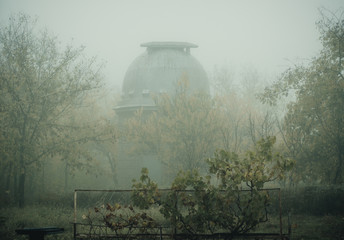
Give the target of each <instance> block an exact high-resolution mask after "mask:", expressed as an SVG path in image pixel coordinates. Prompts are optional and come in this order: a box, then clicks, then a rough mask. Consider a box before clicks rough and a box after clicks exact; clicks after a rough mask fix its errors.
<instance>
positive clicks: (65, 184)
mask: <svg viewBox="0 0 344 240" xmlns="http://www.w3.org/2000/svg"><path fill="white" fill-rule="evenodd" d="M68 169H69V168H68V163H67V161H66V166H65V171H64V174H65V177H64V180H65V181H64V192H65V193H66V192H67V191H68Z"/></svg>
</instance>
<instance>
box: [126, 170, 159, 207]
mask: <svg viewBox="0 0 344 240" xmlns="http://www.w3.org/2000/svg"><path fill="white" fill-rule="evenodd" d="M132 189H133V193H132V197H131V198H132V201H133V204H134V205H135V206H137V207H139V208H140V209H148V208H149V207H150V206H151V205H152V204H159V203H160V197H161V196H160V193H159V191H158V184H156V183H155V182H154V181H152V180H151V179H150V178H149V176H148V169H147V168H143V169H142V170H141V177H140V181H139V182H137V181H136V180H135V179H134V180H133V186H132Z"/></svg>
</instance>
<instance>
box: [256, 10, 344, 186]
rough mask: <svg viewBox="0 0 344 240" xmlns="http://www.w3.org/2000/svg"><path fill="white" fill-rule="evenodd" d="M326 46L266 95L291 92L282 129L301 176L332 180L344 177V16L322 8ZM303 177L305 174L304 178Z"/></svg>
mask: <svg viewBox="0 0 344 240" xmlns="http://www.w3.org/2000/svg"><path fill="white" fill-rule="evenodd" d="M317 26H318V28H319V31H320V34H321V36H320V40H321V42H322V46H323V47H322V50H321V52H320V53H319V54H318V55H317V56H316V57H314V58H313V59H312V60H311V62H310V63H309V64H307V65H297V66H295V67H293V68H290V69H288V70H287V71H285V72H284V74H283V75H282V77H281V78H280V79H279V80H278V81H276V82H275V83H274V84H273V85H272V86H271V87H269V88H267V89H266V90H265V92H264V94H263V95H262V99H263V101H265V102H269V103H271V104H276V103H277V100H278V99H279V98H280V97H281V96H287V95H288V94H290V93H291V92H293V93H294V94H295V101H292V102H291V103H290V104H289V105H288V111H287V114H286V116H285V118H284V122H283V126H282V131H283V137H284V141H285V145H286V147H287V149H288V153H289V154H290V156H292V157H294V158H296V159H297V160H298V161H297V166H298V167H297V168H296V171H298V174H297V175H298V176H299V177H302V179H303V180H307V179H312V180H314V179H317V180H319V181H322V182H328V183H335V184H337V183H342V182H343V181H344V178H343V173H344V163H343V161H344V64H343V61H344V19H343V14H342V15H340V17H339V16H337V15H335V14H332V13H329V14H325V13H324V12H322V18H321V19H320V20H319V22H318V23H317ZM299 179H300V178H299Z"/></svg>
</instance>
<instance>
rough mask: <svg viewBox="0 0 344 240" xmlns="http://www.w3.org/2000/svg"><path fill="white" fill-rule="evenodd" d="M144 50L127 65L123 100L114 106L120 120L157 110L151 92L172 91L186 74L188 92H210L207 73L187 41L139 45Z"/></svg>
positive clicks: (192, 46) (168, 92) (195, 46)
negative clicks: (191, 51)
mask: <svg viewBox="0 0 344 240" xmlns="http://www.w3.org/2000/svg"><path fill="white" fill-rule="evenodd" d="M141 47H146V48H147V49H146V51H145V52H144V53H142V54H141V55H140V56H138V57H137V58H136V59H135V60H134V61H133V63H132V64H131V65H130V66H129V68H128V70H127V72H126V74H125V77H124V81H123V87H122V98H121V99H122V101H121V102H120V103H119V105H118V106H117V107H116V108H115V111H116V114H117V116H118V117H119V121H120V122H121V121H123V120H124V119H127V118H129V117H130V116H132V114H133V113H134V112H135V111H136V110H138V109H143V112H144V113H146V114H147V113H149V112H151V111H154V110H155V109H156V106H155V103H154V101H153V99H152V96H153V95H157V94H162V93H167V94H169V95H171V94H173V93H174V92H175V89H176V86H177V82H178V81H179V80H181V79H182V78H183V77H185V78H186V79H187V80H188V83H189V88H188V89H189V90H190V91H203V92H206V93H209V83H208V78H207V74H206V72H205V71H204V69H203V67H202V65H201V64H200V63H199V62H198V61H197V59H196V58H194V57H193V56H192V55H191V53H190V49H191V48H197V47H198V46H197V45H195V44H192V43H187V42H149V43H143V44H141Z"/></svg>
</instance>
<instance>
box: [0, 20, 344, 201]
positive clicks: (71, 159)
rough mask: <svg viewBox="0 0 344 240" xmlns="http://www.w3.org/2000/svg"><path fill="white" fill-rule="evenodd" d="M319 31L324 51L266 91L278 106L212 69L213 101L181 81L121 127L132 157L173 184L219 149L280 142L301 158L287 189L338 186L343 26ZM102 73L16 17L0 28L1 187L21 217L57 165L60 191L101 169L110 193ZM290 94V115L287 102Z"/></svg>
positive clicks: (250, 84)
mask: <svg viewBox="0 0 344 240" xmlns="http://www.w3.org/2000/svg"><path fill="white" fill-rule="evenodd" d="M317 25H318V28H319V30H320V33H321V39H320V40H321V41H322V44H323V49H322V51H321V52H320V53H319V54H318V55H317V56H316V57H314V58H313V59H312V60H311V61H310V62H309V63H308V64H304V65H296V66H295V67H293V68H290V69H288V70H287V71H286V72H285V73H284V74H283V75H282V76H281V78H280V79H279V80H277V81H275V82H274V83H273V84H272V85H271V86H270V87H268V88H266V89H265V91H264V92H263V94H261V95H260V100H262V102H264V103H271V105H272V106H267V105H263V104H262V102H259V101H258V100H257V98H256V97H255V96H256V95H257V94H259V93H260V92H261V91H262V88H261V86H262V82H263V81H262V80H263V79H262V77H261V76H260V74H259V73H257V72H256V71H255V70H252V69H250V68H246V70H245V72H244V74H242V73H239V74H240V77H239V78H240V79H241V80H243V81H242V82H241V85H238V81H237V79H236V78H237V76H235V75H233V74H232V72H231V71H230V70H228V69H226V68H223V69H216V70H215V71H214V76H213V77H212V79H213V80H214V83H215V85H214V91H213V95H212V96H207V95H203V94H194V95H191V94H188V93H187V88H188V86H187V79H181V81H180V83H179V86H178V88H177V90H176V93H175V95H174V96H160V97H159V98H156V99H155V100H156V102H157V104H158V105H159V109H158V110H157V111H156V112H155V113H153V114H152V115H151V116H150V117H148V118H145V119H143V117H142V113H141V112H140V111H138V112H137V114H136V115H135V117H134V118H132V119H130V120H129V121H128V122H127V124H126V125H125V131H123V132H122V133H121V134H123V135H122V136H124V137H125V138H126V140H127V141H129V142H131V143H132V145H131V147H132V149H130V150H132V154H138V155H139V154H140V153H142V152H149V153H154V154H156V156H157V159H158V161H161V162H162V163H163V164H164V165H165V166H166V167H167V169H169V173H171V175H172V176H173V175H175V174H177V172H178V170H180V169H184V170H191V169H195V168H197V169H200V170H201V172H202V171H204V170H205V167H206V165H205V163H204V159H206V158H209V157H212V156H213V155H214V152H215V151H216V149H223V150H224V151H228V152H235V153H236V154H238V155H239V156H242V154H244V153H245V152H246V151H247V149H250V148H251V147H254V146H255V145H256V144H257V143H258V142H259V141H260V139H261V138H265V139H266V138H267V137H270V136H276V148H277V149H278V150H279V151H280V152H281V153H283V154H284V156H286V157H290V158H293V159H296V164H295V169H294V171H293V173H292V176H291V178H290V179H289V181H291V182H293V183H294V184H297V183H299V182H303V183H310V184H314V181H315V180H317V182H319V183H332V184H341V183H343V181H344V177H343V172H344V166H343V165H344V163H343V161H344V160H343V158H344V152H343V149H344V138H343V137H344V131H343V127H344V117H343V116H344V115H343V114H344V94H343V89H344V85H343V82H344V77H343V75H344V69H343V67H344V66H343V55H344V52H343V51H344V50H343V49H344V21H343V19H342V18H339V17H337V16H335V15H331V14H323V15H322V19H321V20H320V21H319V22H318V24H317ZM101 70H102V68H101V64H99V63H98V61H96V59H94V58H86V57H85V56H84V48H82V47H81V48H75V47H72V46H66V47H64V49H63V50H61V46H60V45H59V44H58V40H57V38H56V37H54V36H51V35H50V34H49V33H48V32H47V31H45V30H44V31H40V30H39V29H37V25H36V24H35V20H34V19H32V18H30V17H29V16H26V15H23V14H19V15H15V16H14V17H13V18H11V20H10V23H9V25H8V26H7V27H3V28H1V30H0V80H1V81H0V91H1V94H0V122H1V132H0V143H1V144H0V155H1V162H0V171H1V176H2V177H1V184H2V186H3V188H4V189H5V190H6V192H7V193H8V194H10V195H12V196H13V198H14V199H15V201H16V202H18V203H19V205H20V206H23V205H24V203H25V192H27V188H29V189H30V190H31V186H32V185H35V184H36V185H37V186H40V189H43V190H44V189H46V188H47V185H45V181H44V179H46V177H47V174H48V173H47V172H46V171H44V170H45V169H47V168H52V167H55V166H56V164H57V163H59V164H60V165H62V166H63V169H64V172H63V174H62V176H63V177H62V178H63V182H64V188H63V190H64V191H67V189H68V186H69V184H70V182H71V179H70V176H73V175H74V174H75V173H76V172H82V171H83V172H84V173H92V174H94V175H98V176H100V175H105V174H104V172H105V171H104V168H103V166H102V165H103V164H105V163H106V164H108V165H109V167H108V168H107V169H106V171H108V172H109V178H108V179H109V181H108V182H107V184H110V185H111V186H115V185H116V182H117V179H116V177H117V176H116V172H117V171H118V169H117V168H116V159H115V158H116V157H115V156H116V154H117V152H116V151H117V150H116V146H115V140H116V139H117V138H118V136H117V132H116V129H117V125H116V123H115V122H112V121H110V120H111V119H112V118H113V116H112V114H113V110H112V108H113V106H115V104H112V103H110V104H108V105H107V106H105V104H103V102H102V100H99V98H98V97H99V95H101V94H103V93H104V89H103V88H102V87H103V81H102V74H101ZM291 94H292V95H294V96H295V98H294V100H293V101H292V102H290V103H289V104H288V108H287V110H286V111H285V109H281V104H280V100H281V99H282V98H283V96H287V95H289V96H290V95H291ZM96 104H98V105H96ZM100 105H101V107H99V106H100ZM104 109H105V110H104ZM102 110H103V111H102ZM283 112H285V115H282V114H281V113H283ZM166 176H169V175H166ZM92 177H94V176H92ZM33 179H34V180H33ZM89 179H91V178H89ZM130 180H131V179H128V181H129V182H130ZM89 181H93V180H92V179H91V180H89ZM104 184H105V183H104ZM107 186H109V185H107ZM116 187H120V186H117V185H116ZM37 188H38V187H37ZM60 190H61V189H60ZM63 190H61V191H63Z"/></svg>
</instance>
